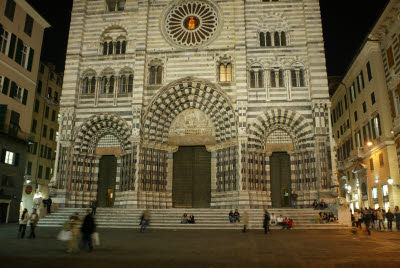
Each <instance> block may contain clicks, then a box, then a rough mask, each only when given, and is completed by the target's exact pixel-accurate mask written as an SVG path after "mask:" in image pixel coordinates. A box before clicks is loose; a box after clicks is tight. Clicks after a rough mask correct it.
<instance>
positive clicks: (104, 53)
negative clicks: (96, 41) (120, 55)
mask: <svg viewBox="0 0 400 268" xmlns="http://www.w3.org/2000/svg"><path fill="white" fill-rule="evenodd" d="M107 51H108V43H107V42H104V43H103V55H107V54H108V53H107Z"/></svg>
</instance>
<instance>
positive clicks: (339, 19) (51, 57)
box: [27, 0, 389, 76]
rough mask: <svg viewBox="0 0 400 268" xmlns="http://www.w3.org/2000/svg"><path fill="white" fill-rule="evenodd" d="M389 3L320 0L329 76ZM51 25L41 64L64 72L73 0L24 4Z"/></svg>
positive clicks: (338, 71) (347, 61) (341, 68)
mask: <svg viewBox="0 0 400 268" xmlns="http://www.w3.org/2000/svg"><path fill="white" fill-rule="evenodd" d="M388 1H389V0H376V1H365V0H320V4H321V12H322V23H323V27H324V39H325V49H326V58H327V65H328V75H329V76H336V75H343V74H344V72H345V71H346V69H347V67H348V65H349V64H350V62H351V60H352V59H353V57H354V56H355V54H356V53H357V51H358V49H359V48H360V46H361V44H362V43H363V41H364V39H365V37H366V35H367V34H368V33H369V31H370V29H371V27H372V26H373V25H374V23H375V21H376V20H377V18H378V16H379V15H380V13H381V12H382V10H383V8H384V7H385V6H386V4H387V2H388ZM27 2H29V3H30V4H31V5H32V6H33V7H34V8H35V9H36V10H37V11H38V12H39V13H40V14H41V15H42V16H43V17H44V18H45V19H46V20H47V21H48V22H49V23H50V24H51V25H52V27H51V28H50V29H47V30H46V32H45V37H44V43H43V49H42V60H44V61H46V62H53V63H54V64H56V68H57V71H59V72H62V71H64V63H65V53H66V47H67V41H68V30H69V24H70V19H71V13H70V12H71V8H72V0H27ZM360 7H362V8H360Z"/></svg>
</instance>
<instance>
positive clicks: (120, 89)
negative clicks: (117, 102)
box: [119, 75, 126, 93]
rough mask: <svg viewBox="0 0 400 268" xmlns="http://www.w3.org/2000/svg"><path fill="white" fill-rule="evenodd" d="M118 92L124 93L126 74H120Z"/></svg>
mask: <svg viewBox="0 0 400 268" xmlns="http://www.w3.org/2000/svg"><path fill="white" fill-rule="evenodd" d="M119 92H120V93H125V92H126V76H125V75H123V76H121V82H120V84H119Z"/></svg>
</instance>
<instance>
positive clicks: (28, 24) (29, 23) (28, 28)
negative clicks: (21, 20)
mask: <svg viewBox="0 0 400 268" xmlns="http://www.w3.org/2000/svg"><path fill="white" fill-rule="evenodd" d="M32 28H33V19H32V17H31V16H29V15H28V14H26V17H25V27H24V32H25V33H26V34H27V35H29V36H31V35H32Z"/></svg>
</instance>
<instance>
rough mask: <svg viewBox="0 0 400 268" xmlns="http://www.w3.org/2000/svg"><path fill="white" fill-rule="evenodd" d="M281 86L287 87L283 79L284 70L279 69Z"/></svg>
mask: <svg viewBox="0 0 400 268" xmlns="http://www.w3.org/2000/svg"><path fill="white" fill-rule="evenodd" d="M279 87H285V83H284V80H283V70H282V69H279Z"/></svg>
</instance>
